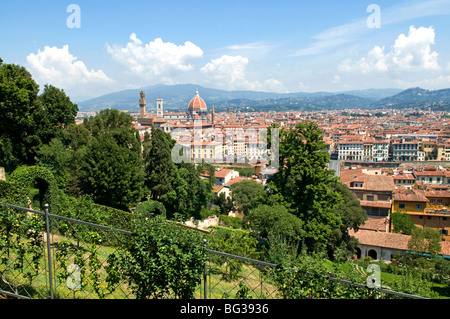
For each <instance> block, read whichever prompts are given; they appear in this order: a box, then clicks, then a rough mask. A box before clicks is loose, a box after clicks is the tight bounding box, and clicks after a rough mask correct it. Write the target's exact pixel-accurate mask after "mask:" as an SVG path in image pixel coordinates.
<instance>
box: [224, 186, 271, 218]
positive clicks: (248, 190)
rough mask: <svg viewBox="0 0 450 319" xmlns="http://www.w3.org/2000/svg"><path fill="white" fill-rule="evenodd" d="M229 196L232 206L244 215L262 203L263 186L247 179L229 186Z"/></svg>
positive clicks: (263, 196) (263, 195)
mask: <svg viewBox="0 0 450 319" xmlns="http://www.w3.org/2000/svg"><path fill="white" fill-rule="evenodd" d="M231 195H232V198H233V202H234V205H235V206H236V207H237V208H238V209H239V210H241V211H242V212H243V213H244V215H246V214H248V212H249V211H250V210H251V209H252V208H255V207H257V206H258V205H259V204H261V203H263V202H264V198H265V195H266V194H265V191H264V186H263V185H261V184H260V183H258V182H257V181H255V180H252V179H248V180H243V181H241V182H239V183H234V184H232V185H231Z"/></svg>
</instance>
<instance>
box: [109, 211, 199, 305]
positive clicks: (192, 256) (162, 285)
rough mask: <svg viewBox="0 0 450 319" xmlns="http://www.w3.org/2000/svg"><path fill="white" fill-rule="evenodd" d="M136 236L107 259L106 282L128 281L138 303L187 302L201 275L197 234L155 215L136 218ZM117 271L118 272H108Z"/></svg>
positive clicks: (192, 295)
mask: <svg viewBox="0 0 450 319" xmlns="http://www.w3.org/2000/svg"><path fill="white" fill-rule="evenodd" d="M133 232H134V233H135V234H136V235H135V236H132V237H131V240H130V241H129V242H128V243H127V244H126V245H125V246H124V247H123V248H122V249H121V250H120V251H119V253H116V254H112V255H110V257H109V259H108V263H109V265H110V266H109V275H108V278H107V282H109V283H111V282H113V283H114V282H119V277H120V276H119V275H118V273H122V274H123V277H124V278H125V279H126V280H128V282H129V283H130V287H131V289H132V291H133V292H134V293H135V294H136V297H137V298H138V299H150V298H151V299H153V298H156V299H159V298H167V297H168V296H169V295H171V294H173V295H171V296H172V297H175V298H181V299H191V298H193V297H194V292H195V289H196V287H197V286H198V284H200V281H201V278H202V277H201V276H202V272H203V267H204V262H205V253H204V251H203V242H202V238H201V237H200V233H198V232H195V231H193V230H190V229H186V228H183V227H180V226H177V225H176V224H174V223H173V222H168V221H166V220H165V218H164V216H162V215H157V216H155V217H153V218H148V214H147V213H146V212H143V213H142V214H140V213H139V214H136V217H135V218H134V219H133ZM115 267H117V268H118V269H120V272H114V271H111V270H113V269H115Z"/></svg>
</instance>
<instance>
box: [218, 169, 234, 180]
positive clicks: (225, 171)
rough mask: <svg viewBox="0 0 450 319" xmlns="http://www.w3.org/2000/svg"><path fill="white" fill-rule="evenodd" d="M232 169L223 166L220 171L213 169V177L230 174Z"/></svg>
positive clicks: (222, 176) (223, 176)
mask: <svg viewBox="0 0 450 319" xmlns="http://www.w3.org/2000/svg"><path fill="white" fill-rule="evenodd" d="M232 171H233V170H232V169H229V168H223V169H221V170H220V171H215V173H214V174H215V177H218V178H225V177H226V176H227V175H228V174H230V173H231V172H232Z"/></svg>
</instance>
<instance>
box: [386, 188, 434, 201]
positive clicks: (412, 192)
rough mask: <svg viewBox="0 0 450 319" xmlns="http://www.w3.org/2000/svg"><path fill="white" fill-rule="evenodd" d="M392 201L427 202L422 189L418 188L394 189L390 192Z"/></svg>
mask: <svg viewBox="0 0 450 319" xmlns="http://www.w3.org/2000/svg"><path fill="white" fill-rule="evenodd" d="M392 197H393V198H394V201H402V202H425V203H426V202H429V200H428V198H426V196H425V195H424V191H422V190H418V189H405V188H398V189H394V191H393V193H392Z"/></svg>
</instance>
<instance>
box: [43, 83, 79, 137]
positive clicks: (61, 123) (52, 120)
mask: <svg viewBox="0 0 450 319" xmlns="http://www.w3.org/2000/svg"><path fill="white" fill-rule="evenodd" d="M38 101H39V103H40V104H41V107H42V111H41V112H39V114H38V116H39V123H40V128H39V131H38V135H39V136H40V139H41V142H42V143H43V144H48V143H49V142H50V140H51V139H53V138H55V137H57V138H60V137H62V135H63V130H64V129H65V128H66V127H67V126H68V125H69V124H73V123H75V118H76V116H77V112H78V106H77V105H76V104H74V103H72V102H71V101H70V98H69V97H68V96H67V95H66V93H65V92H64V90H61V89H58V88H56V87H54V86H52V85H48V84H46V85H45V86H44V90H43V92H42V94H41V95H39V96H38Z"/></svg>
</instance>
